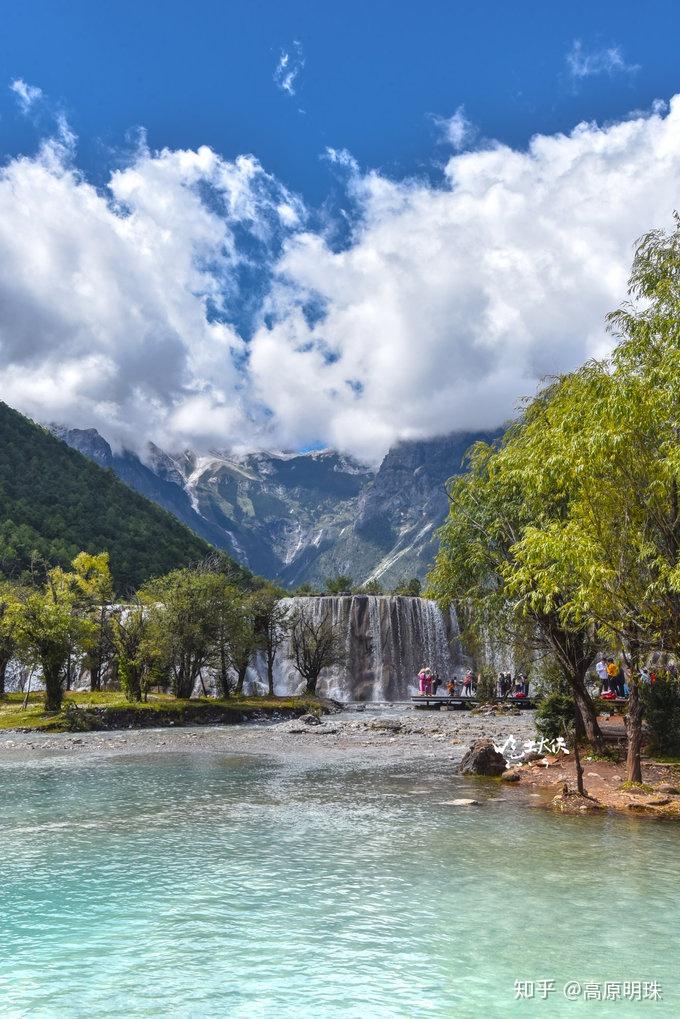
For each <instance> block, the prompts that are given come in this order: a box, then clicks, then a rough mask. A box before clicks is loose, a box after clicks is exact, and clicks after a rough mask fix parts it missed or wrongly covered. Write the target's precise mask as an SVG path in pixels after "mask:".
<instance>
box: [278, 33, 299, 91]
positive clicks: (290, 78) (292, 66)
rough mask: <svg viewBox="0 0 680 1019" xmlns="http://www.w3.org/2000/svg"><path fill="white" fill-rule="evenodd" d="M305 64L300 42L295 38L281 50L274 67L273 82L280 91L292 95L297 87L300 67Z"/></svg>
mask: <svg viewBox="0 0 680 1019" xmlns="http://www.w3.org/2000/svg"><path fill="white" fill-rule="evenodd" d="M304 66H305V59H304V56H303V53H302V43H300V42H299V41H298V40H297V39H295V40H294V41H293V45H292V46H291V48H290V49H288V50H281V54H280V56H279V59H278V63H277V65H276V67H275V68H274V84H275V85H276V87H277V88H279V89H281V91H282V92H286V93H287V94H288V95H289V96H294V95H295V93H296V89H297V79H298V77H299V76H300V72H301V71H302V68H303V67H304Z"/></svg>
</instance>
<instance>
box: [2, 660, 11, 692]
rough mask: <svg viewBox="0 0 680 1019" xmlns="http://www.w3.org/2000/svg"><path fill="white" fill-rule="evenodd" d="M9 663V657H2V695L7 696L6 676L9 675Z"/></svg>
mask: <svg viewBox="0 0 680 1019" xmlns="http://www.w3.org/2000/svg"><path fill="white" fill-rule="evenodd" d="M8 665H9V659H7V658H0V697H4V696H5V676H6V675H7V666H8Z"/></svg>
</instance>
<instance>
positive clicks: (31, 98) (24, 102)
mask: <svg viewBox="0 0 680 1019" xmlns="http://www.w3.org/2000/svg"><path fill="white" fill-rule="evenodd" d="M9 88H10V92H14V95H15V96H16V97H17V101H18V103H19V106H20V108H21V111H22V113H28V112H29V110H30V109H31V107H32V106H34V105H35V103H37V102H38V100H39V99H42V98H43V92H42V89H40V88H38V86H37V85H29V84H27V83H26V82H25V81H24V80H23V78H15V80H14V81H12V82H10V86H9Z"/></svg>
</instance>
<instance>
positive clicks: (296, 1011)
mask: <svg viewBox="0 0 680 1019" xmlns="http://www.w3.org/2000/svg"><path fill="white" fill-rule="evenodd" d="M0 770H1V772H2V788H3V790H4V794H5V795H4V797H3V800H4V802H3V806H2V814H1V817H0V830H1V837H2V865H1V868H0V907H1V908H0V917H1V923H2V955H1V957H0V958H1V962H0V1002H1V1004H0V1015H2V1016H3V1017H6V1016H9V1017H13V1016H17V1017H18V1016H22V1017H23V1016H31V1017H34V1016H36V1017H48V1016H49V1017H52V1016H57V1017H60V1019H62V1017H64V1019H71V1017H86V1016H87V1017H102V1016H116V1017H118V1016H121V1017H123V1016H125V1017H129V1019H133V1017H138V1016H139V1017H141V1016H154V1017H155V1016H176V1017H190V1016H191V1017H201V1019H204V1017H220V1019H222V1017H248V1019H251V1017H256V1019H257V1017H267V1019H269V1017H281V1016H295V1017H303V1019H306V1017H312V1016H314V1017H325V1016H329V1017H336V1016H338V1017H339V1016H342V1017H362V1019H363V1017H371V1019H372V1017H378V1019H380V1017H387V1016H389V1017H392V1016H408V1017H420V1016H427V1017H443V1016H450V1015H461V1016H477V1015H489V1016H502V1015H506V1014H508V1013H511V1014H516V1015H534V1014H536V1015H542V1016H546V1017H547V1016H553V1015H571V1014H584V1015H593V1016H595V1015H597V1016H602V1015H611V1016H633V1015H634V1016H640V1015H646V1014H650V1015H655V1016H672V1015H678V1014H680V995H679V994H678V989H677V979H678V977H677V973H678V964H677V946H678V944H679V943H680V917H679V910H678V904H677V889H678V873H679V870H680V864H679V862H678V861H679V859H680V854H679V853H678V848H679V846H680V843H679V841H678V840H679V838H680V831H678V830H677V829H676V828H674V827H670V826H666V825H661V824H657V823H649V822H646V823H645V822H643V821H640V820H633V819H631V820H630V821H628V820H619V819H609V818H607V819H596V820H588V819H581V818H577V819H569V818H562V817H560V818H554V817H552V816H551V815H550V814H548V813H545V812H544V811H542V810H538V809H536V810H532V809H527V808H526V807H520V806H518V805H517V804H516V803H515V802H514V793H513V792H512V791H510V790H507V789H505V788H498V787H497V786H495V785H493V787H492V789H491V790H490V792H489V794H488V795H489V797H490V798H489V799H488V800H486V802H484V803H483V805H482V806H480V807H477V808H460V807H454V806H449V805H446V804H444V803H443V802H442V801H443V800H446V799H451V798H454V797H458V796H465V795H466V794H467V795H469V793H470V788H471V787H470V786H468V785H467V784H466V782H464V781H462V780H460V779H458V780H456V779H451V778H450V777H446V776H437V775H432V774H429V773H428V771H427V770H425V769H423V770H422V771H419V772H416V773H415V774H414V773H413V772H409V771H407V770H406V769H400V770H396V771H395V770H394V769H391V768H390V769H388V768H386V767H383V768H367V769H365V770H359V769H350V768H340V767H330V766H329V767H315V768H312V767H307V768H303V767H301V766H298V767H292V766H288V765H285V766H284V765H281V764H280V763H277V762H273V761H269V760H263V759H259V758H235V757H219V756H209V755H207V754H206V755H201V754H194V755H186V754H182V755H165V756H159V755H155V756H148V757H138V758H127V759H102V760H100V761H98V762H96V763H95V762H93V761H92V760H90V761H84V760H81V761H77V760H74V759H72V760H69V761H65V760H62V761H61V762H59V761H58V760H53V761H48V762H37V763H33V764H30V765H23V764H22V765H13V766H11V767H9V766H5V767H2V768H1V769H0ZM473 791H474V793H475V795H479V787H478V786H476V787H474V790H473ZM484 795H485V794H484ZM508 797H509V798H508ZM540 978H553V979H554V980H555V982H556V987H557V988H558V990H559V994H557V993H556V994H554V995H551V996H550V998H549V1000H548V1001H547V1002H545V1001H540V1000H536V999H534V1000H531V1001H515V1000H514V981H515V980H516V979H522V980H537V979H540ZM634 979H639V980H643V981H644V980H647V981H650V980H657V981H659V982H660V983H661V985H662V991H663V994H664V1000H663V1001H662V1002H660V1003H652V1002H636V1003H625V1002H617V1001H612V1002H596V1001H590V1002H586V1001H583V1000H580V1001H577V1002H574V1003H571V1002H567V1001H565V1000H564V998H563V997H562V986H563V984H564V983H565V982H566V981H568V980H580V981H588V980H590V981H605V980H611V981H623V980H634Z"/></svg>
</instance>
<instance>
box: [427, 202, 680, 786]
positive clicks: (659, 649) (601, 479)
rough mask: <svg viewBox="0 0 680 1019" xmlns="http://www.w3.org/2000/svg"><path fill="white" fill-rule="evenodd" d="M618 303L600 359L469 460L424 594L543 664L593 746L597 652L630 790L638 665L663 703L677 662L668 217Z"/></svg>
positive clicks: (553, 387)
mask: <svg viewBox="0 0 680 1019" xmlns="http://www.w3.org/2000/svg"><path fill="white" fill-rule="evenodd" d="M629 296H630V300H629V302H627V303H626V304H625V305H623V306H622V307H621V308H620V309H618V310H617V311H615V312H613V313H612V314H611V315H610V316H609V317H608V325H609V328H610V330H611V331H612V333H613V334H614V336H615V337H616V340H617V344H616V347H615V349H614V352H613V354H612V356H611V358H610V359H608V360H602V361H591V362H589V363H588V364H586V365H584V366H583V367H582V368H581V369H579V370H578V371H575V372H573V373H571V374H569V375H565V376H563V377H560V378H557V379H555V380H553V381H552V382H551V383H550V384H548V385H547V386H546V388H545V389H544V390H543V391H542V392H540V393H539V394H538V396H537V397H536V398H535V399H533V400H531V401H528V402H527V403H526V405H525V407H524V412H523V414H522V416H521V420H520V421H518V422H517V423H516V424H514V425H512V426H511V427H510V429H509V430H508V431H507V433H506V434H505V436H504V437H503V439H502V441H501V442H500V443H499V444H498V446H494V447H492V446H489V445H485V444H483V443H479V444H477V445H476V446H474V447H473V448H472V450H471V451H470V453H469V456H468V460H469V471H468V473H467V474H466V475H464V476H463V477H461V478H457V479H456V480H455V481H453V482H452V483H451V485H450V489H449V495H450V512H449V517H448V520H447V522H446V524H445V525H444V527H443V528H442V530H441V532H440V537H441V548H440V552H439V555H438V558H437V562H436V566H435V569H434V571H433V573H432V575H431V577H430V585H431V590H432V593H433V594H435V595H436V596H437V597H438V598H439V599H440V600H442V601H454V602H455V603H456V605H457V607H458V608H459V614H460V617H461V619H463V621H464V629H465V631H466V633H467V635H468V637H469V638H472V639H474V638H475V636H476V637H477V639H479V640H482V639H483V636H484V634H488V633H494V632H495V633H497V634H499V635H500V639H504V640H506V641H508V642H510V643H513V644H514V645H515V646H516V647H520V648H524V649H525V651H526V653H527V654H536V655H539V656H542V657H545V658H547V659H549V660H550V661H551V662H552V664H553V666H554V667H556V668H557V669H558V670H559V672H560V673H561V676H562V678H563V681H564V683H565V684H566V685H567V688H568V689H569V690H570V691H571V695H572V697H573V699H574V701H575V702H576V705H577V706H578V713H579V716H580V719H581V721H582V723H583V726H584V729H585V733H586V735H587V737H588V739H589V740H590V741H592V742H593V743H597V742H598V741H599V739H600V733H599V730H598V727H597V720H596V713H595V709H594V705H593V702H592V699H591V697H590V695H589V693H588V691H587V687H586V682H585V677H586V673H587V670H588V668H589V667H590V666H591V665H592V663H593V662H594V659H595V656H596V653H597V652H598V651H600V650H602V649H607V650H610V651H612V652H614V653H615V654H616V655H618V656H619V657H621V659H622V660H623V662H624V665H625V671H626V674H627V679H628V684H629V687H630V697H629V705H628V713H627V730H628V761H627V770H628V779H629V780H630V781H633V782H640V781H641V767H640V750H641V744H642V712H643V698H642V697H641V692H640V671H641V669H642V668H643V667H644V666H645V665H646V664H647V663H648V662H649V661H650V660H652V659H653V660H654V661H656V663H657V665H656V671H657V672H658V673H659V674H660V675H662V676H665V679H664V682H666V683H667V684H670V686H671V687H675V695H674V696H675V699H676V700H677V698H678V691H677V679H675V678H674V675H673V668H672V667H671V668H670V669H669V668H667V666H669V665H671V663H676V664H677V663H678V661H679V660H680V562H679V550H680V492H679V485H680V220H678V218H677V216H676V222H675V229H674V230H673V231H672V232H664V231H660V230H655V231H652V232H651V233H649V234H647V235H646V236H645V237H643V238H642V239H641V240H640V242H639V244H638V246H637V250H636V254H635V258H634V262H633V268H632V273H631V278H630V288H629ZM665 667H666V668H665ZM645 697H647V698H648V697H649V695H648V694H646V695H645ZM674 703H675V701H674ZM679 717H680V715H679Z"/></svg>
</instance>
